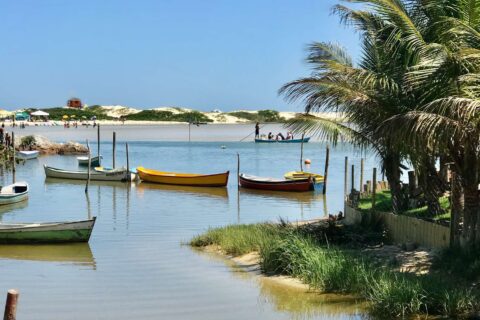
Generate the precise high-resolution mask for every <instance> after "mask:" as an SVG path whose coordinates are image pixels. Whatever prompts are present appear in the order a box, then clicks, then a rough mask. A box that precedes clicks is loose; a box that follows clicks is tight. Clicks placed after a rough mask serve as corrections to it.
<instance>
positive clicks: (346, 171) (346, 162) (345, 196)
mask: <svg viewBox="0 0 480 320" xmlns="http://www.w3.org/2000/svg"><path fill="white" fill-rule="evenodd" d="M344 184H345V186H344V188H343V198H344V199H346V198H347V187H348V157H345V178H344Z"/></svg>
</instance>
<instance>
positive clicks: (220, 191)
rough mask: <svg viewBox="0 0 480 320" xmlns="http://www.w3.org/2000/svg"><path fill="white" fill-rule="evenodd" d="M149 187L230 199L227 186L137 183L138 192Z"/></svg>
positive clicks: (170, 191)
mask: <svg viewBox="0 0 480 320" xmlns="http://www.w3.org/2000/svg"><path fill="white" fill-rule="evenodd" d="M147 189H152V190H162V191H165V192H169V193H185V194H189V195H193V196H200V197H212V198H224V199H228V189H227V188H212V187H190V186H174V185H167V184H156V183H148V182H144V181H142V182H140V183H138V184H137V190H138V191H137V192H140V193H143V192H144V191H145V190H147Z"/></svg>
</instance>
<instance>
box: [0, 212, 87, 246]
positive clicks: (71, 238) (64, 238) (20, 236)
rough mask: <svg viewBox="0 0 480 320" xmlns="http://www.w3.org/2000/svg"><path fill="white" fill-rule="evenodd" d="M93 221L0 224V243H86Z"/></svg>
mask: <svg viewBox="0 0 480 320" xmlns="http://www.w3.org/2000/svg"><path fill="white" fill-rule="evenodd" d="M95 220H96V218H95V217H94V218H93V219H90V220H84V221H74V222H51V223H13V224H0V243H1V244H19V243H65V242H88V240H89V239H90V236H91V234H92V230H93V226H94V225H95Z"/></svg>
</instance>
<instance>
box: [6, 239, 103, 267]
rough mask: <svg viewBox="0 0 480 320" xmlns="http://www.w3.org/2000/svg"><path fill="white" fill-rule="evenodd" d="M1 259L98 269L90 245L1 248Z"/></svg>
mask: <svg viewBox="0 0 480 320" xmlns="http://www.w3.org/2000/svg"><path fill="white" fill-rule="evenodd" d="M0 259H14V260H30V261H48V262H61V263H66V264H74V265H81V266H88V267H91V268H92V269H96V264H95V259H94V257H93V254H92V251H91V250H90V246H89V244H88V243H74V244H55V245H8V246H0Z"/></svg>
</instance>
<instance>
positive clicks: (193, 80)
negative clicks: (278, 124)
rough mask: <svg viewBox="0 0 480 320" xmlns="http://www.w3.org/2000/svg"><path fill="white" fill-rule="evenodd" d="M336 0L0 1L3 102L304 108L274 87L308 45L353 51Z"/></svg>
mask: <svg viewBox="0 0 480 320" xmlns="http://www.w3.org/2000/svg"><path fill="white" fill-rule="evenodd" d="M337 3H339V0H242V1H233V0H81V1H78V0H41V1H38V0H15V1H9V0H0V21H1V28H0V39H1V40H2V41H1V45H0V108H3V109H10V110H11V109H16V108H22V107H52V106H62V105H65V104H66V101H67V100H68V98H70V97H72V96H75V97H79V98H81V99H82V101H83V102H84V103H86V104H88V105H93V104H100V105H125V106H130V107H135V108H141V109H145V108H154V107H160V106H180V107H189V108H194V109H198V110H203V111H209V110H212V109H221V110H223V111H231V110H239V109H247V110H258V109H276V110H290V111H301V109H302V105H301V104H300V103H296V104H288V103H286V102H285V101H284V100H283V98H282V97H280V96H278V93H277V92H278V89H279V88H280V87H281V86H282V85H283V84H285V83H286V82H289V81H291V80H294V79H296V78H299V77H302V76H307V75H309V74H310V71H309V69H308V66H307V64H306V63H305V56H306V51H305V48H306V46H307V45H308V44H309V43H311V42H313V41H333V42H338V43H340V44H342V45H343V46H345V47H346V48H347V49H348V50H349V52H350V53H351V54H352V56H353V57H354V58H357V57H358V56H359V50H360V49H359V44H358V43H359V40H358V34H357V33H355V32H354V31H353V30H352V29H351V28H349V27H345V26H343V25H341V24H340V21H339V19H338V17H337V16H334V15H332V14H331V8H332V6H333V5H335V4H337Z"/></svg>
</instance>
